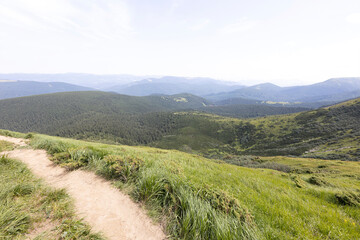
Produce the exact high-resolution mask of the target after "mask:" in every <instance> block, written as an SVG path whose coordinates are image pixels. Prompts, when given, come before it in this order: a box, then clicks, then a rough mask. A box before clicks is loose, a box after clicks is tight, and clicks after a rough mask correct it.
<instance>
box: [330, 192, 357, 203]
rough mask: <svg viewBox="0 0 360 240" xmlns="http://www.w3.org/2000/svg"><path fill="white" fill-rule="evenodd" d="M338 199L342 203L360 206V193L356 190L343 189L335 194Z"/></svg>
mask: <svg viewBox="0 0 360 240" xmlns="http://www.w3.org/2000/svg"><path fill="white" fill-rule="evenodd" d="M335 197H336V200H337V201H338V203H339V204H341V205H348V206H355V207H360V193H358V192H354V191H349V190H347V191H345V190H344V191H342V192H340V193H336V194H335Z"/></svg>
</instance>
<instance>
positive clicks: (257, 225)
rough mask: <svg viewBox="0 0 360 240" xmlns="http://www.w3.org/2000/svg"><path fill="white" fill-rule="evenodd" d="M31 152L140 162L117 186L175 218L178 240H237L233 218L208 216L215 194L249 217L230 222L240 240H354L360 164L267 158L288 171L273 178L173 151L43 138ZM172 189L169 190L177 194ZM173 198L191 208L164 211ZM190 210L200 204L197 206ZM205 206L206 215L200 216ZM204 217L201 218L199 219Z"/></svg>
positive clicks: (358, 228)
mask: <svg viewBox="0 0 360 240" xmlns="http://www.w3.org/2000/svg"><path fill="white" fill-rule="evenodd" d="M32 144H33V146H37V147H42V148H46V149H48V151H50V152H52V153H55V152H63V151H65V152H67V151H69V149H73V150H70V152H71V151H72V152H74V151H75V150H74V148H78V149H79V147H80V149H82V150H81V151H83V150H84V147H91V151H92V152H101V153H102V154H103V155H108V154H110V155H113V154H115V155H120V156H122V158H124V159H126V158H136V159H141V161H144V165H142V166H141V167H140V170H139V171H138V172H137V173H134V174H133V175H131V174H130V177H132V178H129V179H131V180H128V181H123V182H125V185H123V184H124V183H122V184H120V185H121V186H123V187H124V186H125V187H127V188H128V189H130V190H129V191H130V192H131V193H132V194H133V196H134V197H135V198H136V199H138V200H140V201H145V202H146V203H150V205H153V206H159V207H161V208H162V209H163V211H164V212H163V214H164V215H167V216H168V217H169V219H170V222H171V220H174V218H175V217H177V219H178V222H177V224H175V225H174V224H173V225H172V224H170V226H171V227H170V228H169V229H168V231H169V232H170V233H171V234H173V235H174V236H177V237H180V238H187V239H191V238H194V237H195V238H198V239H207V238H215V236H216V234H219V232H220V233H221V232H225V233H227V234H228V235H226V234H225V235H221V234H220V235H219V236H222V238H223V239H236V237H235V235H232V234H235V233H236V231H235V230H234V229H233V230H231V229H232V228H231V224H230V223H229V221H230V220H231V219H232V217H230V215H228V216H227V215H223V214H221V208H219V207H218V208H216V206H217V205H211V204H210V207H211V208H209V203H211V202H212V200H214V199H213V198H214V196H215V202H216V201H219V199H217V198H216V196H218V193H223V194H225V196H228V197H227V198H226V199H230V200H231V199H236V200H235V201H236V202H238V203H239V206H241V208H243V209H247V211H245V212H248V213H249V214H248V215H245V220H241V219H242V218H240V220H239V219H238V220H236V219H237V218H235V220H234V219H232V220H231V221H239V222H238V223H237V226H242V228H243V229H245V230H244V231H245V233H244V232H242V234H244V235H243V236H246V238H254V239H261V238H265V239H299V238H302V239H326V238H329V239H357V238H358V236H359V235H360V205H359V204H360V200H359V198H360V197H359V194H360V183H359V179H360V176H359V170H360V164H359V163H357V162H327V161H323V160H316V159H295V158H286V157H280V158H271V159H270V160H271V161H276V162H279V163H286V164H289V165H291V166H292V167H294V171H293V172H291V173H283V172H278V171H275V170H267V169H249V168H244V167H237V166H233V165H228V164H225V163H223V162H220V163H219V162H214V161H211V160H208V159H205V158H201V157H198V156H195V155H190V154H186V153H182V152H178V151H170V150H159V149H154V148H148V147H128V146H113V145H104V144H98V143H88V142H83V141H76V140H71V139H62V138H55V137H49V136H44V135H36V136H35V138H34V139H33V140H32ZM85 155H86V154H85ZM76 159H79V158H72V159H70V160H69V159H65V160H64V159H62V160H60V161H59V162H60V163H63V164H64V161H65V162H67V163H66V164H65V165H67V166H69V163H74V162H77V161H79V160H76ZM265 160H266V159H265ZM267 160H269V159H267ZM81 161H83V162H82V163H81V164H80V166H83V167H87V168H90V169H93V170H95V171H97V172H98V173H99V174H103V175H104V174H105V173H106V172H108V170H106V166H105V165H104V164H103V160H101V159H100V158H98V159H97V160H96V161H95V160H88V161H84V159H83V160H81ZM323 165H326V166H325V167H324V166H323ZM73 166H76V164H75V165H73ZM78 166H79V165H78ZM320 166H321V167H320ZM319 170H321V171H319ZM119 171H120V172H121V170H119ZM105 175H106V174H105ZM313 175H315V176H316V177H321V179H322V180H323V182H324V183H323V184H322V185H314V184H311V183H309V182H308V181H309V178H310V176H313ZM120 176H122V175H120ZM164 182H166V184H165V185H164V184H163V183H164ZM162 184H163V185H162ZM171 186H175V187H176V188H175V190H174V189H173V188H172V187H171ZM188 186H191V188H190V189H195V192H197V193H199V192H202V191H211V192H215V195H211V194H210V196H213V197H207V198H201V197H200V200H201V199H202V200H203V201H200V200H199V194H198V195H197V194H195V195H194V194H193V195H191V191H187V192H186V191H185V192H186V193H184V192H181V191H180V192H176V189H187V187H188ZM298 186H301V187H298ZM156 189H157V190H156ZM172 194H174V195H175V196H178V197H179V199H182V200H183V201H185V199H187V200H189V199H192V200H191V201H190V200H189V201H190V203H189V202H187V204H185V207H184V206H183V205H182V203H183V202H181V201H180V203H178V202H176V201H175V202H176V204H174V203H173V205H171V204H170V206H168V205H166V204H165V205H162V202H163V201H164V202H165V200H164V199H166V198H162V196H165V195H166V196H168V195H169V196H173V195H172ZM189 194H190V195H189ZM346 194H350V195H349V196H350V197H351V196H353V197H354V196H355V197H354V199H355V200H354V199H352V200H354V201H352V202H351V201H350V202H346V201H345V200H346V199H347V198H346V197H344V195H346ZM184 196H187V197H184ZM356 197H357V198H356ZM194 199H195V200H194ZM216 199H217V200H216ZM344 199H345V200H344ZM342 200H343V201H342ZM199 201H200V202H199ZM194 202H197V203H199V204H198V205H196V204H195V203H194ZM226 202H227V201H223V202H222V201H221V198H220V204H225V203H226ZM192 204H193V205H192ZM194 206H195V207H194ZM204 206H207V207H206V208H203V207H204ZM214 207H215V210H214ZM174 209H177V210H174ZM179 209H180V210H181V211H180V210H179ZM204 209H205V210H204ZM209 209H210V210H209ZM211 209H213V210H211ZM219 209H220V210H219ZM230 209H231V208H230ZM204 212H205V213H207V214H205V215H204ZM210 213H211V214H210ZM176 214H178V215H176ZM208 214H210V215H208ZM214 214H215V215H214ZM250 215H251V216H253V219H254V224H251V222H252V221H251V220H249V219H251V216H250ZM206 216H207V217H206ZM209 216H215V217H214V219H213V221H215V222H212V221H211V219H212V218H211V219H210V220H208V221H210V223H211V222H212V224H211V227H209V226H207V225H206V224H207V221H206V220H205V219H206V218H208V217H209ZM220 219H222V220H220ZM225 219H227V220H225ZM217 221H220V222H217ZM216 222H217V223H216ZM220 223H221V224H220ZM202 224H203V225H202ZM219 224H220V225H219ZM207 227H208V228H207ZM214 229H215V230H216V232H215V233H214V232H212V233H211V234H210V235H206V233H208V232H209V231H210V230H213V231H214ZM226 229H227V230H229V231H227V230H226ZM196 234H198V235H196ZM214 234H215V235H214ZM229 234H230V235H229ZM224 236H226V237H224Z"/></svg>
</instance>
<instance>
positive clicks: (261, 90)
mask: <svg viewBox="0 0 360 240" xmlns="http://www.w3.org/2000/svg"><path fill="white" fill-rule="evenodd" d="M359 91H360V77H353V78H332V79H329V80H327V81H324V82H320V83H316V84H311V85H306V86H294V87H279V86H276V85H274V84H271V83H264V84H258V85H255V86H251V87H245V88H241V89H236V90H234V91H230V92H222V93H218V94H211V95H207V96H205V97H206V98H207V99H209V100H211V101H223V100H225V99H233V98H244V99H252V100H260V101H286V102H316V101H322V102H329V101H343V100H346V99H351V98H355V97H359V96H360V95H358V93H359ZM347 95H348V97H347Z"/></svg>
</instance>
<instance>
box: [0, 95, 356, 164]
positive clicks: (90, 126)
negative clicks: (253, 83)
mask: <svg viewBox="0 0 360 240" xmlns="http://www.w3.org/2000/svg"><path fill="white" fill-rule="evenodd" d="M359 102H360V101H359V100H353V101H350V102H347V103H346V104H340V105H336V106H333V107H329V108H321V109H318V110H313V111H308V112H302V113H294V114H287V115H278V116H266V117H259V118H250V119H237V118H227V117H221V116H218V115H213V114H209V113H204V111H203V110H202V107H204V105H206V104H208V103H207V102H205V101H204V99H202V98H199V97H196V96H193V95H174V96H149V97H131V96H126V95H119V94H112V93H102V92H81V93H57V94H47V95H39V96H32V97H24V98H16V99H7V100H2V101H0V112H1V115H0V129H7V130H13V131H19V132H25V133H26V132H38V133H44V134H50V135H54V136H63V137H71V138H77V139H86V140H93V141H101V142H106V143H121V144H128V145H149V146H155V147H160V148H169V149H179V150H182V151H187V152H192V153H200V154H204V155H206V156H209V157H215V158H222V157H223V156H224V155H225V154H233V155H268V156H272V155H296V156H306V157H319V158H328V159H329V158H330V159H344V160H345V159H346V160H359V159H360V152H359V149H358V146H359V142H360V124H359V123H360V122H359V119H360V103H359ZM247 106H251V105H247ZM229 107H231V106H229ZM233 107H234V106H233ZM258 107H259V108H257V109H251V108H250V110H251V111H250V110H249V111H248V112H247V108H238V110H239V112H242V113H243V115H245V116H254V115H255V116H257V115H261V114H260V113H258V112H261V111H263V112H267V113H269V114H270V113H271V111H270V112H269V110H268V108H267V106H258ZM196 108H198V109H201V111H200V110H198V111H195V110H191V109H196ZM274 108H277V107H274ZM186 109H190V110H186ZM279 109H281V108H279ZM281 111H284V112H283V113H286V111H287V110H286V109H285V110H283V109H281Z"/></svg>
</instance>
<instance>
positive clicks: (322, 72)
mask: <svg viewBox="0 0 360 240" xmlns="http://www.w3.org/2000/svg"><path fill="white" fill-rule="evenodd" d="M0 72H1V73H11V72H30V73H32V72H37V73H59V72H84V73H98V74H110V73H127V74H135V75H148V74H149V75H177V76H203V77H213V78H218V79H223V80H232V81H239V82H241V83H245V84H252V83H259V82H267V81H271V82H273V83H276V84H279V85H300V84H308V83H313V82H320V81H323V80H326V79H328V78H331V77H346V76H360V0H293V1H291V0H283V1H281V0H262V1H260V0H251V1H250V0H246V1H245V0H127V1H126V0H124V1H122V0H0Z"/></svg>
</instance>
